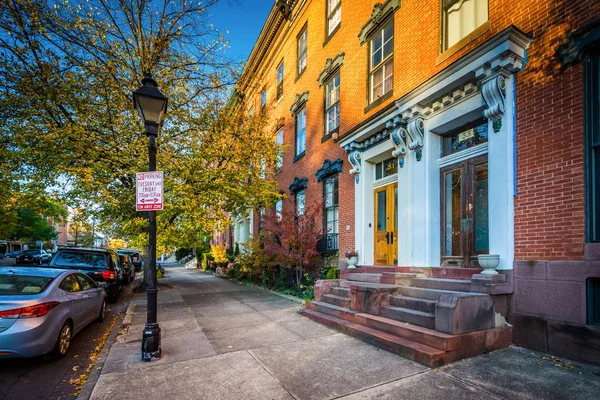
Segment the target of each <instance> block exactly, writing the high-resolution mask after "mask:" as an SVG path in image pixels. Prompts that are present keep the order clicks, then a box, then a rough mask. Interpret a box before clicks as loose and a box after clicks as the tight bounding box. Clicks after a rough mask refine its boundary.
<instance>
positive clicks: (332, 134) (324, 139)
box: [321, 128, 340, 143]
mask: <svg viewBox="0 0 600 400" xmlns="http://www.w3.org/2000/svg"><path fill="white" fill-rule="evenodd" d="M339 131H340V129H339V128H336V129H334V130H333V131H331V132H329V133H328V134H327V135H325V136H323V137H322V138H321V143H325V142H326V141H328V140H329V139H331V137H332V136H335V137H337V135H338V133H339Z"/></svg>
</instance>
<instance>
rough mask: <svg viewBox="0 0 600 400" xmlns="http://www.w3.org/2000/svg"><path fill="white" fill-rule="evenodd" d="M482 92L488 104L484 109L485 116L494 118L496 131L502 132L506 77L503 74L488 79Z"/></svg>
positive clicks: (493, 122)
mask: <svg viewBox="0 0 600 400" xmlns="http://www.w3.org/2000/svg"><path fill="white" fill-rule="evenodd" d="M481 94H482V95H483V100H484V101H485V104H486V105H487V109H486V110H483V116H484V117H486V118H488V119H491V120H492V126H493V128H494V132H496V133H498V132H500V129H501V128H502V117H503V116H504V111H505V105H504V100H505V98H506V79H505V77H504V76H503V75H497V76H495V77H493V78H492V79H490V80H487V81H485V82H484V83H483V85H482V86H481Z"/></svg>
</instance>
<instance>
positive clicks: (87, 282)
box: [77, 274, 96, 290]
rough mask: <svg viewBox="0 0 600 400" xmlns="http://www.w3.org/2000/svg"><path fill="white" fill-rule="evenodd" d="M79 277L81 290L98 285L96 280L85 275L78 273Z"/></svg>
mask: <svg viewBox="0 0 600 400" xmlns="http://www.w3.org/2000/svg"><path fill="white" fill-rule="evenodd" d="M77 279H79V282H80V283H81V290H90V289H93V288H95V287H96V284H95V283H94V281H93V280H91V279H90V278H88V277H87V276H85V275H82V274H77Z"/></svg>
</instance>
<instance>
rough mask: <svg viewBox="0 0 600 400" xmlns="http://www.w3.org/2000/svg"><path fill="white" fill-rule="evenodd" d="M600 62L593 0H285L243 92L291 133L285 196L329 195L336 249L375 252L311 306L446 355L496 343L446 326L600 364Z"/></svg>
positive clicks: (415, 354) (411, 350) (321, 290)
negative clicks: (452, 343) (418, 333)
mask: <svg viewBox="0 0 600 400" xmlns="http://www.w3.org/2000/svg"><path fill="white" fill-rule="evenodd" d="M599 54H600V3H598V2H597V1H594V0H573V1H562V2H556V1H551V0H518V1H510V0H402V1H401V0H387V1H380V2H378V1H374V0H372V1H347V0H344V1H342V0H327V1H325V0H288V1H284V0H278V1H276V2H275V5H274V6H273V8H272V10H271V12H270V14H269V16H268V19H267V21H266V23H265V25H264V27H263V29H262V31H261V33H260V36H259V38H258V40H257V42H256V44H255V46H254V49H253V50H252V53H251V55H250V57H249V59H248V62H247V64H246V67H245V69H244V72H243V74H242V77H241V79H240V81H239V84H238V87H237V90H238V91H239V92H240V93H242V94H243V98H244V102H245V103H244V104H245V105H246V106H247V107H248V108H249V109H251V110H265V111H267V112H268V113H269V115H270V116H271V120H272V121H273V126H272V129H273V132H274V133H276V136H277V142H278V144H283V145H284V149H285V150H284V152H283V157H282V161H281V169H280V171H279V172H278V173H277V174H276V176H275V178H276V179H277V181H278V183H279V187H280V189H281V191H282V192H285V193H286V194H287V197H286V198H285V199H284V200H283V201H282V202H280V203H278V204H277V205H276V208H279V209H281V208H286V207H293V208H295V210H296V212H297V214H301V213H302V210H303V207H304V205H305V204H307V203H308V202H319V203H320V202H322V204H323V210H322V211H323V212H322V215H323V233H324V234H325V235H326V236H325V237H326V238H327V239H326V240H325V241H324V243H323V244H322V246H321V247H322V249H323V251H324V252H327V251H332V252H335V251H340V254H343V253H344V252H345V251H346V250H352V249H357V250H358V252H359V263H358V265H359V266H358V267H357V268H354V269H347V265H346V263H345V262H340V267H341V269H342V278H343V279H342V280H338V281H335V282H329V283H327V282H321V283H319V285H318V287H317V289H316V300H317V301H315V302H314V303H311V304H309V306H308V308H307V311H306V314H307V315H309V316H311V317H313V318H314V319H316V320H319V321H321V322H326V323H329V324H331V325H334V326H338V327H339V328H340V329H342V330H348V331H352V333H353V334H355V335H358V336H360V337H362V338H363V339H365V340H370V341H371V342H373V343H378V344H379V345H382V346H383V347H386V346H387V347H386V348H389V349H392V350H393V351H397V352H399V353H401V354H404V355H407V354H408V355H409V356H410V357H411V358H413V359H417V360H419V361H421V362H424V363H426V364H427V363H428V364H430V365H436V364H440V363H442V364H443V363H445V362H449V361H452V360H454V359H458V358H461V357H464V356H468V355H472V354H476V353H477V352H478V351H482V350H485V349H484V348H483V347H481V346H485V345H481V346H479V347H477V346H476V345H474V344H473V345H472V346H471V347H470V348H468V349H455V350H452V351H450V350H449V347H448V346H449V345H448V343H449V342H444V343H445V344H444V346H446V347H444V346H438V348H436V347H435V346H433V345H432V343H433V342H431V340H434V339H431V338H437V339H435V340H438V339H439V338H440V337H439V336H436V335H437V334H436V333H435V332H438V333H440V332H443V333H444V334H449V335H459V336H460V335H471V336H469V337H470V338H471V339H472V340H473V341H474V342H473V343H475V342H476V341H477V340H479V339H477V340H475V339H473V338H474V337H475V336H476V335H477V334H479V333H480V334H481V335H483V336H479V338H480V339H481V338H483V339H481V340H483V341H484V342H486V343H487V344H489V345H490V347H491V348H493V347H498V346H500V345H505V344H506V343H507V341H506V337H507V335H508V336H509V338H508V339H509V340H512V341H513V342H515V343H517V344H518V345H522V346H526V347H530V348H533V349H537V350H541V351H545V352H551V353H555V354H559V355H563V356H568V357H571V358H574V359H578V360H583V361H589V362H595V363H600V326H599V325H600V233H599V232H600V218H599V217H598V215H599V213H600V200H598V199H599V197H600V196H599V193H600V189H599V188H600V183H599V182H597V179H598V178H597V176H598V174H597V172H596V168H598V166H600V164H599V163H598V162H597V160H596V157H597V150H598V148H600V139H599V138H600V100H599V99H600V55H599ZM261 212H264V211H261ZM260 220H261V216H260V213H255V215H253V216H251V218H241V219H240V221H239V222H238V223H240V224H242V226H243V227H244V233H243V235H244V237H249V236H250V235H251V234H252V232H256V231H257V229H258V224H259V221H260ZM237 238H238V236H237V234H236V239H237ZM484 255H493V256H497V257H496V260H497V270H498V271H499V272H500V274H499V275H493V276H492V275H486V274H483V275H482V274H481V273H480V272H481V271H482V269H481V267H482V266H484V265H480V263H479V260H480V259H482V260H484V259H485V257H480V256H484ZM487 259H488V260H489V259H490V257H488V258H487ZM341 260H342V261H343V257H341ZM482 262H483V261H482ZM357 293H359V294H360V295H357ZM373 293H376V294H377V295H375V296H373V295H372V294H373ZM453 293H454V294H453ZM456 293H461V295H460V296H459V295H456ZM440 296H441V297H440ZM469 302H470V303H469ZM447 303H448V304H447ZM449 303H452V305H449ZM467 303H468V304H469V305H468V306H467V305H466V304H467ZM328 304H330V305H334V306H332V307H330V306H328ZM328 307H329V308H328ZM335 307H338V308H340V307H342V308H343V310H342V311H340V310H337V311H336V309H335ZM332 310H333V311H332ZM357 313H359V314H360V315H362V316H361V317H360V318H359V317H357V316H356V315H358V314H357ZM365 315H366V316H365ZM482 315H485V317H482ZM369 318H371V319H369ZM377 318H379V319H377ZM390 319H392V320H396V321H398V320H399V321H402V322H410V323H411V324H413V325H417V326H420V327H424V328H426V329H429V330H430V331H428V332H429V333H428V334H427V335H429V336H428V337H429V339H431V340H430V341H429V342H428V345H430V347H429V348H427V349H425V350H427V351H425V350H422V349H423V347H419V346H417V345H415V346H413V347H411V345H406V340H407V338H412V339H414V337H415V333H414V332H412V333H407V332H404V331H403V332H404V333H402V332H400V331H399V329H400V328H397V327H396V328H394V326H395V325H394V324H393V323H392V322H390V321H389V320H390ZM344 321H346V322H344ZM348 321H352V324H350V325H348ZM369 321H371V322H369ZM373 321H375V322H373ZM506 321H508V323H506ZM369 324H371V325H369ZM380 331H382V332H387V334H390V333H392V334H394V335H398V336H400V337H401V338H403V340H404V342H402V341H400V342H397V341H396V342H394V339H390V338H389V337H386V336H385V335H383V336H382V335H380V336H378V335H379V333H378V332H380ZM481 332H483V333H481ZM403 335H404V336H403ZM411 335H412V336H411ZM473 335H475V336H473ZM494 338H495V339H494ZM412 339H411V340H412ZM471 339H469V340H471ZM440 340H441V339H440ZM447 340H450V339H447ZM461 340H462V339H461ZM494 340H496V342H494ZM464 341H465V342H466V341H467V340H466V339H465V340H464ZM488 342H489V343H488ZM382 343H383V344H382ZM386 343H387V344H386ZM394 343H395V344H394ZM398 343H404V345H401V344H398ZM420 345H421V346H424V344H423V343H420ZM402 346H404V347H402ZM407 346H408V347H407ZM425 347H427V346H425ZM439 347H441V348H439ZM419 348H420V349H421V350H415V349H419ZM436 349H437V353H436ZM489 349H490V348H489V347H488V350H489ZM419 351H421V352H420V353H419ZM453 351H454V353H453Z"/></svg>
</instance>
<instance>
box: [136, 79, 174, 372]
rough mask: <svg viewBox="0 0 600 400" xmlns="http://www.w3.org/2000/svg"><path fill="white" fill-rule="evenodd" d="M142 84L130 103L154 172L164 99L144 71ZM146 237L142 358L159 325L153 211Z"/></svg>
mask: <svg viewBox="0 0 600 400" xmlns="http://www.w3.org/2000/svg"><path fill="white" fill-rule="evenodd" d="M142 85H143V86H142V87H140V88H139V89H138V90H136V91H135V92H133V104H134V106H135V108H136V110H137V111H138V113H139V114H140V117H142V121H143V122H144V127H145V128H146V136H148V159H149V168H148V171H150V172H152V171H156V138H157V137H158V128H159V126H160V123H161V121H162V119H163V116H164V115H165V113H166V111H167V101H168V100H167V98H166V97H165V96H163V94H162V93H161V92H160V91H159V90H158V89H157V88H156V87H157V86H158V85H157V84H156V81H155V80H154V79H152V77H151V76H150V75H149V74H147V75H146V77H145V78H144V79H142ZM148 222H149V223H148V236H149V238H148V239H149V240H148V241H149V249H150V256H149V260H148V289H147V290H146V294H147V317H146V326H145V327H144V334H143V337H142V360H144V361H152V359H153V358H160V355H161V347H160V327H159V326H158V321H157V318H156V317H157V308H158V307H157V299H156V297H157V296H156V295H157V292H158V291H157V289H156V211H148Z"/></svg>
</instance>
